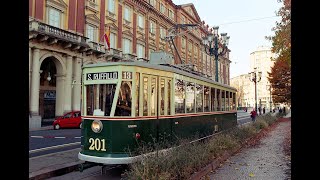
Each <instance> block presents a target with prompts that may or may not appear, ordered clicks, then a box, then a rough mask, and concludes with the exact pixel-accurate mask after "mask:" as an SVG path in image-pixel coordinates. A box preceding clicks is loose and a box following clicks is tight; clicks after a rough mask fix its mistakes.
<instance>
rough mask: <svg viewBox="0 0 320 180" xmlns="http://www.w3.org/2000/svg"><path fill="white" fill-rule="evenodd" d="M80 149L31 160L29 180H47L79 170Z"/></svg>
mask: <svg viewBox="0 0 320 180" xmlns="http://www.w3.org/2000/svg"><path fill="white" fill-rule="evenodd" d="M79 152H80V148H77V149H72V150H69V151H64V152H58V153H52V154H48V155H43V156H38V157H33V158H29V179H47V178H50V177H53V176H57V175H63V174H66V173H69V172H72V171H75V170H77V169H78V165H79V164H81V163H84V161H80V160H79V159H78V153H79Z"/></svg>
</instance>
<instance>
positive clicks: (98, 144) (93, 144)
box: [89, 138, 107, 151]
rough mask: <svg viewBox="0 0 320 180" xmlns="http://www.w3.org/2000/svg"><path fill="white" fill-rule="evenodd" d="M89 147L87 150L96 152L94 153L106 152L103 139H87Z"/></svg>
mask: <svg viewBox="0 0 320 180" xmlns="http://www.w3.org/2000/svg"><path fill="white" fill-rule="evenodd" d="M89 143H90V147H89V150H96V151H106V150H107V149H106V140H105V139H99V138H96V139H93V138H90V139H89Z"/></svg>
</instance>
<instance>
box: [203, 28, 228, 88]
mask: <svg viewBox="0 0 320 180" xmlns="http://www.w3.org/2000/svg"><path fill="white" fill-rule="evenodd" d="M212 29H213V34H212V33H209V34H208V35H207V36H206V37H204V38H203V40H202V42H203V44H204V47H205V52H206V53H207V54H208V55H210V56H214V57H215V62H216V81H217V82H218V81H219V78H218V60H219V59H218V58H219V56H223V55H225V54H226V52H227V50H228V44H229V39H230V36H227V33H221V38H220V39H218V37H219V35H218V29H219V26H214V27H213V28H212ZM219 42H220V44H222V47H220V46H219V45H218V44H219ZM213 43H214V45H213Z"/></svg>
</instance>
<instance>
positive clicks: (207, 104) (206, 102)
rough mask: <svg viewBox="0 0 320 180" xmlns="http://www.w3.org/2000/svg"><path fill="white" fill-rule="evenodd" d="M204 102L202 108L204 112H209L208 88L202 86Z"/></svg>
mask: <svg viewBox="0 0 320 180" xmlns="http://www.w3.org/2000/svg"><path fill="white" fill-rule="evenodd" d="M203 94H204V101H203V106H204V112H209V111H210V109H209V106H210V98H209V97H210V87H208V86H204V92H203Z"/></svg>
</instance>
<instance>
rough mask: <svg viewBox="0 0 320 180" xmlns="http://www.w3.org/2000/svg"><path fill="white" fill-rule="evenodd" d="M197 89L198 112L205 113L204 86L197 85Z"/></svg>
mask: <svg viewBox="0 0 320 180" xmlns="http://www.w3.org/2000/svg"><path fill="white" fill-rule="evenodd" d="M196 88H197V90H196V103H197V112H203V86H202V85H200V84H197V85H196Z"/></svg>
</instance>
